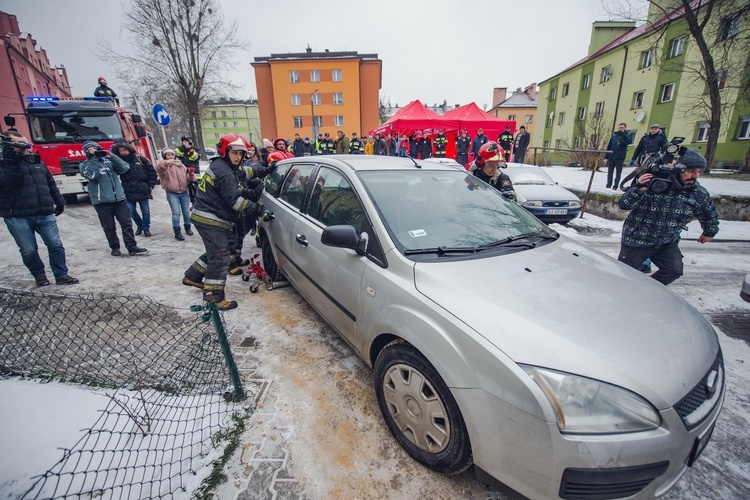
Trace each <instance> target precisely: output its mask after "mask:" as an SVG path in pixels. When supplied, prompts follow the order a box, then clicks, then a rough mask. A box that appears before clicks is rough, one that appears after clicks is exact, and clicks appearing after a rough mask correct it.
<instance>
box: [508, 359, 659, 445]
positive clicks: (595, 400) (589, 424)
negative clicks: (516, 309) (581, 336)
mask: <svg viewBox="0 0 750 500" xmlns="http://www.w3.org/2000/svg"><path fill="white" fill-rule="evenodd" d="M521 367H522V368H523V369H524V370H526V373H528V374H529V376H530V377H531V378H532V379H533V380H534V382H536V383H537V385H538V386H539V387H540V388H541V389H542V392H544V394H545V396H547V399H548V400H549V402H550V404H551V405H552V408H554V410H555V414H556V415H557V426H558V427H559V428H560V432H563V433H570V434H616V433H621V432H636V431H645V430H649V429H655V428H657V427H659V424H660V423H661V417H659V413H658V412H657V411H656V409H654V407H653V406H651V404H649V402H648V401H646V400H645V399H643V398H642V397H640V396H638V395H637V394H634V393H632V392H630V391H628V390H626V389H623V388H621V387H617V386H614V385H611V384H607V383H604V382H600V381H598V380H594V379H590V378H587V377H581V376H579V375H573V374H570V373H564V372H558V371H554V370H549V369H547V368H539V367H536V366H529V365H521Z"/></svg>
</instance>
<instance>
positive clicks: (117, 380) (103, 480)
mask: <svg viewBox="0 0 750 500" xmlns="http://www.w3.org/2000/svg"><path fill="white" fill-rule="evenodd" d="M195 309H200V310H199V311H197V312H194V313H191V314H189V315H185V316H183V315H181V314H179V313H178V312H177V311H176V310H174V309H171V308H168V307H166V306H164V305H162V304H159V303H157V302H154V301H153V300H151V299H149V298H146V297H142V296H138V295H135V296H127V297H118V296H105V295H86V296H73V295H49V294H43V293H40V292H35V291H19V290H13V289H1V288H0V340H1V345H0V377H2V378H5V379H7V378H12V377H23V378H29V379H34V380H40V381H55V382H65V383H70V384H82V385H87V386H92V387H94V388H96V390H97V391H99V392H104V393H105V394H106V397H104V398H102V401H103V405H106V406H105V407H103V408H102V409H101V412H100V416H99V418H98V420H96V421H95V422H81V427H82V428H84V430H83V431H82V432H81V435H80V439H79V440H78V441H77V442H75V443H67V444H66V446H69V448H65V449H63V450H62V451H61V458H60V460H59V461H58V462H57V463H54V464H50V466H49V469H48V470H47V471H34V472H36V473H37V474H38V475H36V476H34V477H32V480H31V483H29V485H27V486H28V487H27V488H24V491H22V492H20V496H21V497H22V498H68V497H81V496H85V497H97V496H103V497H105V498H150V497H188V496H189V495H191V494H192V493H193V492H191V491H188V487H187V486H186V479H187V478H189V477H191V476H194V475H195V474H196V470H197V469H198V468H199V467H200V466H201V465H205V464H203V461H205V457H206V456H207V455H209V453H211V452H212V451H213V453H214V454H215V453H216V451H215V446H216V445H217V444H218V441H220V438H221V437H226V435H227V433H228V431H229V430H230V428H231V427H232V426H233V425H235V424H236V422H237V421H238V420H241V418H239V419H238V416H243V415H242V413H243V412H245V413H246V412H247V411H248V406H247V404H242V403H239V402H237V401H238V399H241V398H238V397H237V385H236V382H237V381H238V380H239V377H238V375H237V373H236V372H235V373H233V374H232V373H230V370H229V369H228V368H227V366H228V364H231V367H232V368H234V362H233V360H232V361H231V363H229V361H230V360H225V357H224V354H223V353H222V346H221V344H220V341H219V337H220V335H217V333H220V334H221V333H223V332H224V328H223V320H222V318H221V316H220V315H219V314H215V313H216V311H213V310H210V307H209V306H203V307H202V308H194V310H195ZM212 313H213V314H212ZM188 316H189V317H188ZM217 318H218V321H219V323H220V324H217V323H216V319H217ZM224 341H226V339H224ZM227 345H228V344H227ZM230 356H231V351H230ZM234 369H235V370H236V368H234ZM233 382H235V383H234V384H233ZM3 404H6V402H4V403H3ZM50 419H54V415H50ZM6 432H13V431H12V429H6ZM219 454H221V453H220V452H219ZM193 482H194V481H193ZM6 493H7V492H6ZM14 496H15V495H14Z"/></svg>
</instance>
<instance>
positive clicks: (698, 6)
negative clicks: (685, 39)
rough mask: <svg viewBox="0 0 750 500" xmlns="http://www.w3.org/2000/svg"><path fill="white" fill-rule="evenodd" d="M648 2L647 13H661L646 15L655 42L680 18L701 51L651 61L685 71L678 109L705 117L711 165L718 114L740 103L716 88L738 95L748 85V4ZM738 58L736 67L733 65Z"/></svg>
mask: <svg viewBox="0 0 750 500" xmlns="http://www.w3.org/2000/svg"><path fill="white" fill-rule="evenodd" d="M626 4H627V3H626ZM611 5H612V6H613V7H608V6H607V5H605V8H606V9H607V10H609V12H610V13H611V14H613V15H616V16H618V17H623V18H625V19H630V20H636V21H637V20H638V19H634V18H632V17H628V16H629V15H630V14H632V12H635V11H637V10H638V9H633V8H632V7H623V6H622V2H621V1H618V2H617V4H614V3H613V4H611ZM650 5H651V7H652V10H651V12H652V13H658V14H659V15H654V16H649V19H648V20H647V22H648V23H649V24H650V25H651V28H652V32H653V33H652V35H651V36H652V37H654V38H653V41H654V46H656V45H658V44H659V42H661V41H662V39H663V38H665V35H666V33H667V30H668V28H669V27H670V25H672V24H673V23H675V22H678V21H680V20H681V19H684V20H685V23H686V24H687V29H688V31H689V32H690V36H691V38H692V40H693V41H694V42H695V46H696V47H697V50H698V51H699V53H700V58H699V59H698V60H697V62H691V61H689V60H687V59H685V60H684V61H683V60H680V61H679V64H676V63H674V62H670V59H669V58H668V57H665V58H662V57H658V58H657V59H656V61H655V64H656V65H660V66H661V67H663V68H664V69H667V70H672V71H677V72H684V73H685V74H687V75H688V81H687V82H686V83H688V85H687V86H686V87H687V89H692V90H693V91H692V92H691V91H690V90H688V92H690V94H688V97H689V99H688V101H687V105H686V106H685V108H684V109H682V110H681V111H682V112H683V113H685V115H686V116H700V117H703V118H704V119H705V121H706V123H707V124H708V130H709V134H708V140H707V144H706V161H707V163H708V166H709V169H710V167H711V166H712V165H714V163H715V156H716V146H717V144H718V139H719V135H720V132H721V126H722V115H724V116H727V115H729V116H731V110H733V109H734V107H735V106H736V104H737V103H738V102H739V99H737V100H731V101H730V100H723V99H724V98H723V96H722V93H721V92H720V91H721V90H722V89H724V88H734V89H735V90H736V91H738V92H735V94H734V95H738V94H741V93H742V92H743V91H744V89H747V87H748V80H747V68H748V59H747V54H748V52H750V27H749V25H750V3H747V2H742V1H737V0H653V1H651V2H650ZM657 53H658V52H657ZM738 55H739V56H740V57H739V61H738ZM738 62H740V65H741V66H740V68H737V65H738V64H737V63H738ZM742 63H744V64H742ZM733 69H734V71H732V70H733ZM687 89H686V90H687Z"/></svg>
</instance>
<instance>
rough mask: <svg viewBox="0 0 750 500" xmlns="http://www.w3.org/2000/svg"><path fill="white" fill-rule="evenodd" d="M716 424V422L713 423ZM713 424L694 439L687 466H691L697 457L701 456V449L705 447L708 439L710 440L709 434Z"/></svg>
mask: <svg viewBox="0 0 750 500" xmlns="http://www.w3.org/2000/svg"><path fill="white" fill-rule="evenodd" d="M714 425H716V424H714ZM714 425H712V426H711V427H709V428H708V429H706V430H705V431H704V432H703V434H701V435H700V436H698V437H697V438H696V439H695V444H694V445H693V451H691V452H690V458H689V459H688V463H687V464H688V467H692V466H693V464H694V463H695V462H696V460H698V457H700V456H701V453H703V450H705V449H706V445H707V444H708V442H709V441H711V435H712V434H713V432H714Z"/></svg>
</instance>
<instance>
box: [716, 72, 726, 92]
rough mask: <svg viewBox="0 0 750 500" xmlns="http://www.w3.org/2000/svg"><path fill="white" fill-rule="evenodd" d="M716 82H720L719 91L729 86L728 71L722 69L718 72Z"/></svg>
mask: <svg viewBox="0 0 750 500" xmlns="http://www.w3.org/2000/svg"><path fill="white" fill-rule="evenodd" d="M716 81H717V82H719V90H721V89H723V88H724V85H726V84H727V70H725V69H720V70H719V71H717V72H716Z"/></svg>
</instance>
